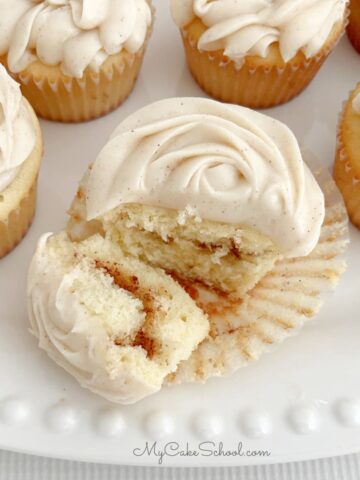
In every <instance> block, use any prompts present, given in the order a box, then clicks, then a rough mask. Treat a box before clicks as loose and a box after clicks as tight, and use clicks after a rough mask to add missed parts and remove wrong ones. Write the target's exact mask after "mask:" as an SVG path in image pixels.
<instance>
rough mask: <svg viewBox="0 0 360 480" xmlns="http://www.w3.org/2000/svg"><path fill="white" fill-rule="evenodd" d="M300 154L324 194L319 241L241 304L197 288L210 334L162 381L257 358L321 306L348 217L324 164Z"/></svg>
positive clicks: (335, 273) (339, 265)
mask: <svg viewBox="0 0 360 480" xmlns="http://www.w3.org/2000/svg"><path fill="white" fill-rule="evenodd" d="M304 157H305V159H306V161H307V163H308V165H309V166H310V168H311V169H312V171H313V173H314V175H315V176H316V178H317V180H318V182H319V184H320V186H321V188H322V190H323V192H324V196H325V205H326V215H325V220H324V223H323V226H322V230H321V236H320V240H319V242H318V244H317V246H316V247H315V249H314V250H313V251H312V253H311V254H310V255H308V256H307V257H300V258H292V259H284V260H281V261H279V262H278V263H277V264H276V266H275V268H274V269H273V270H272V271H271V272H270V273H268V274H267V275H266V276H265V277H264V278H263V279H262V280H261V281H260V282H259V283H258V284H257V285H256V287H254V288H253V289H252V290H251V291H249V292H248V293H247V295H246V297H245V298H244V300H243V301H242V303H241V304H236V305H235V304H229V303H228V302H227V301H226V299H225V298H222V297H219V296H218V295H215V294H214V293H212V292H204V291H200V289H199V288H198V287H196V286H194V285H192V286H191V288H196V289H197V292H198V294H199V297H198V299H197V302H198V303H199V304H200V305H201V306H202V307H203V308H204V309H205V310H206V311H207V312H208V314H209V318H210V323H211V329H210V334H209V336H208V337H207V338H206V339H205V340H204V341H203V342H202V343H201V344H200V345H199V346H198V348H197V349H196V350H195V351H194V352H193V353H192V355H191V357H190V358H189V359H188V360H186V361H183V362H182V363H181V364H180V365H179V367H178V369H177V371H176V372H175V373H173V374H171V375H170V376H168V378H167V383H169V384H171V383H182V382H194V381H200V382H204V381H206V380H207V379H208V378H210V377H213V376H221V375H224V374H227V373H230V372H234V371H235V370H238V369H239V368H240V367H244V366H246V365H247V364H248V363H249V362H252V361H254V360H257V359H259V358H260V357H261V355H262V354H263V353H265V352H268V351H269V350H271V349H272V348H274V346H276V345H278V344H281V343H282V342H283V341H284V340H285V339H286V338H288V337H290V336H292V335H295V334H296V333H298V331H299V330H300V328H301V327H302V326H303V325H304V323H305V322H306V321H308V320H310V319H311V318H313V317H314V316H315V315H316V314H317V313H318V312H319V310H320V307H321V306H322V304H323V302H324V300H325V296H326V295H325V294H326V293H327V292H329V291H330V290H332V289H334V288H335V286H336V285H337V283H338V281H339V279H340V277H341V275H342V273H343V272H344V271H345V269H346V258H345V251H346V248H347V245H348V243H349V236H348V216H347V213H346V208H345V206H344V203H343V200H342V197H341V194H340V192H339V191H338V189H337V187H336V184H335V183H334V181H333V179H332V177H331V176H330V174H329V172H328V171H327V169H326V168H325V167H320V166H318V164H317V166H315V162H314V160H313V158H312V156H311V155H309V153H304Z"/></svg>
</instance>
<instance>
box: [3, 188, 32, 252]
mask: <svg viewBox="0 0 360 480" xmlns="http://www.w3.org/2000/svg"><path fill="white" fill-rule="evenodd" d="M36 189H37V180H36V179H35V182H34V184H33V185H32V186H31V188H30V190H29V191H28V193H27V194H26V195H25V196H23V198H22V199H21V200H20V202H19V205H18V207H17V208H15V209H14V210H12V211H11V212H10V213H9V215H8V218H7V219H6V220H0V258H2V257H3V256H5V255H6V254H7V253H9V252H10V251H11V250H12V249H13V248H15V247H16V245H17V244H18V243H19V242H20V241H21V239H22V238H23V237H24V236H25V234H26V233H27V231H28V230H29V228H30V225H31V223H32V220H33V217H34V213H35V207H36ZM0 197H1V194H0Z"/></svg>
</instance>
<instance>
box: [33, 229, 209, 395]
mask: <svg viewBox="0 0 360 480" xmlns="http://www.w3.org/2000/svg"><path fill="white" fill-rule="evenodd" d="M28 295H29V314H30V321H31V329H32V332H33V333H34V335H35V336H37V337H38V338H39V346H40V347H41V348H43V349H44V350H45V351H46V352H47V353H48V354H49V356H50V357H51V358H52V359H53V360H54V361H55V362H56V363H57V364H59V365H60V366H61V367H63V368H64V369H65V370H67V371H68V372H69V373H70V374H71V375H73V376H74V377H75V378H76V379H77V380H78V381H79V383H80V384H81V385H82V386H83V387H84V388H88V389H90V390H91V391H93V392H95V393H97V394H99V395H101V396H102V397H105V398H106V399H108V400H110V401H113V402H117V403H123V404H128V403H134V402H136V401H138V400H141V399H142V398H144V397H146V396H148V395H150V394H153V393H155V392H157V391H158V390H159V389H160V388H161V386H162V384H163V382H164V380H165V378H166V376H167V375H169V374H170V373H171V372H173V371H175V370H176V368H177V366H178V364H179V363H180V362H181V361H182V360H185V359H187V358H189V356H190V354H191V353H192V351H193V350H194V349H195V348H196V347H197V346H198V345H199V343H200V342H201V341H202V340H204V338H205V337H206V336H207V333H208V330H209V322H208V319H207V317H206V315H205V314H204V313H203V312H202V310H200V308H198V307H197V306H196V304H195V303H194V302H193V301H192V299H191V298H190V297H189V295H188V294H187V293H186V292H185V291H184V290H183V289H182V288H181V287H180V286H179V285H178V284H177V283H176V282H175V281H174V280H173V279H172V278H171V277H169V276H168V275H166V274H165V272H164V271H161V270H157V269H154V268H152V267H151V266H149V265H146V264H144V263H143V262H141V261H138V260H136V259H134V258H129V257H126V256H125V255H123V253H122V252H121V250H120V249H119V248H118V247H117V246H116V245H115V244H113V243H111V242H109V241H107V240H105V239H104V238H102V237H101V236H100V235H94V236H92V237H90V238H88V239H86V240H84V241H83V242H71V241H70V240H69V238H68V235H67V234H66V232H61V233H59V234H57V235H44V236H43V237H42V238H41V240H40V241H39V245H38V248H37V250H36V253H35V256H34V258H33V260H32V264H31V267H30V271H29V281H28Z"/></svg>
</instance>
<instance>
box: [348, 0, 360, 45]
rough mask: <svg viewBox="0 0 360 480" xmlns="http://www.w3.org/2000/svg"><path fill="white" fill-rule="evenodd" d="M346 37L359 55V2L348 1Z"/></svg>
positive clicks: (355, 0) (357, 0) (356, 0)
mask: <svg viewBox="0 0 360 480" xmlns="http://www.w3.org/2000/svg"><path fill="white" fill-rule="evenodd" d="M347 34H348V37H349V39H350V41H351V43H352V44H353V46H354V48H355V49H356V50H357V51H358V52H359V53H360V1H359V0H350V17H349V25H348V28H347Z"/></svg>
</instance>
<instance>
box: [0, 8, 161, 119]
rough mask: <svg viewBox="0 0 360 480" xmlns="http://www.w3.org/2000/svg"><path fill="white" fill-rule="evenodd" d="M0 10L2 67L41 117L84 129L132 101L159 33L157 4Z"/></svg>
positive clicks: (0, 59) (0, 55) (0, 57)
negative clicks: (82, 123) (151, 41)
mask: <svg viewBox="0 0 360 480" xmlns="http://www.w3.org/2000/svg"><path fill="white" fill-rule="evenodd" d="M10 3H11V5H6V6H5V4H4V2H3V3H2V6H0V18H1V30H0V62H2V63H3V64H4V65H5V66H6V67H7V68H8V70H9V71H10V72H11V74H12V75H13V76H14V77H15V79H16V80H18V82H19V83H20V84H21V86H22V91H23V94H24V95H25V96H26V97H27V99H28V100H29V102H30V103H31V104H32V106H33V108H34V110H35V111H36V113H37V114H38V115H40V116H42V117H44V118H47V119H50V120H57V121H62V122H80V121H84V120H90V119H92V118H96V117H99V116H101V115H104V114H106V113H108V112H109V111H111V110H113V109H114V108H116V107H117V106H118V105H120V104H121V103H122V102H123V101H124V100H125V99H126V98H127V96H128V95H129V94H130V92H131V90H132V88H133V86H134V84H135V81H136V78H137V76H138V73H139V70H140V67H141V63H142V59H143V56H144V52H145V48H146V43H147V39H148V37H149V35H150V31H151V26H152V9H151V5H150V0H149V1H147V0H127V2H118V1H116V0H103V1H101V2H100V1H97V0H91V1H88V2H85V1H83V0H79V1H70V0H60V1H59V0H40V1H36V0H13V1H12V2H10Z"/></svg>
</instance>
